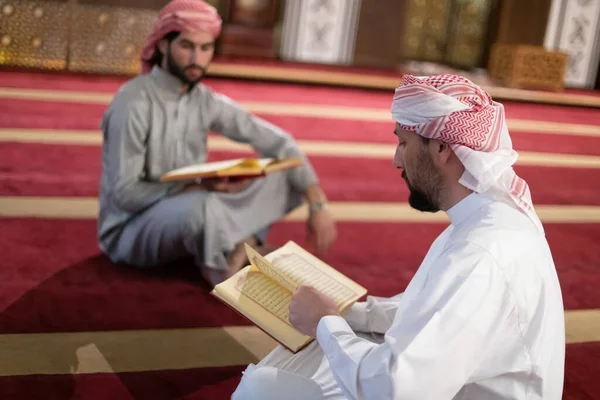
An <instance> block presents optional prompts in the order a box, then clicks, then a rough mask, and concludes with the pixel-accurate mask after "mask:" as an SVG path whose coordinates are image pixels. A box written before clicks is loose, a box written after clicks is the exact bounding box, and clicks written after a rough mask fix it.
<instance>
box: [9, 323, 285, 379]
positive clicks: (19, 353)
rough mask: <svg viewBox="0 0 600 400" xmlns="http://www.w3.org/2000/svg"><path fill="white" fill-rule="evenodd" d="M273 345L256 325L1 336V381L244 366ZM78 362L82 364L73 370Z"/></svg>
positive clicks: (269, 349)
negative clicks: (4, 378)
mask: <svg viewBox="0 0 600 400" xmlns="http://www.w3.org/2000/svg"><path fill="white" fill-rule="evenodd" d="M91 345H93V347H92V348H90V346H91ZM275 345H276V344H275V342H274V341H273V340H272V339H271V338H270V337H268V336H267V335H265V334H264V333H263V332H262V331H260V330H259V329H258V328H256V327H254V326H233V327H224V328H200V329H166V330H140V331H105V332H76V333H71V332H65V333H62V332H61V333H40V334H14V335H0V347H1V348H2V359H3V362H2V363H0V376H12V375H33V374H70V373H74V372H76V373H100V372H105V373H106V372H139V371H159V370H171V369H188V368H204V367H225V366H232V365H243V364H248V363H250V362H256V361H257V360H258V359H260V358H262V357H264V356H265V355H266V354H267V353H268V352H269V351H271V350H272V349H273V348H274V347H275ZM74 357H75V358H76V359H78V360H79V361H84V364H83V366H82V367H81V368H80V369H79V370H75V371H73V370H72V365H71V363H69V362H66V361H67V360H70V359H73V358H74ZM76 365H77V364H76Z"/></svg>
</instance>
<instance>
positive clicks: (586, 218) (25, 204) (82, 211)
mask: <svg viewBox="0 0 600 400" xmlns="http://www.w3.org/2000/svg"><path fill="white" fill-rule="evenodd" d="M329 209H330V210H331V212H332V214H333V216H334V218H336V220H338V221H344V222H387V223H396V222H423V223H439V222H447V221H448V217H447V216H446V214H444V213H435V214H429V213H421V212H419V211H416V210H414V209H412V208H411V207H410V206H409V205H408V204H407V203H384V202H331V203H330V204H329ZM97 211H98V200H97V199H96V198H89V197H87V198H86V197H77V198H73V197H49V196H48V197H26V196H1V197H0V216H2V217H36V218H73V219H79V218H82V219H85V218H89V219H92V218H96V217H97ZM536 211H537V213H538V216H539V218H540V219H541V220H542V222H544V223H589V224H592V223H599V222H600V206H580V205H562V206H550V205H538V206H537V207H536ZM307 212H308V211H307V208H306V207H305V206H302V207H300V208H298V209H297V210H295V211H294V212H292V213H291V214H290V215H289V216H288V217H286V219H285V220H286V221H302V220H304V219H306V217H307Z"/></svg>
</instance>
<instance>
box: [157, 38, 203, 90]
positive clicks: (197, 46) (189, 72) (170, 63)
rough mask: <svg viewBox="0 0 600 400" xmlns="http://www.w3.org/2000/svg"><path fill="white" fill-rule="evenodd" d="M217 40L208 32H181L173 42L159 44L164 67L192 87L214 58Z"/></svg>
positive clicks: (200, 78)
mask: <svg viewBox="0 0 600 400" xmlns="http://www.w3.org/2000/svg"><path fill="white" fill-rule="evenodd" d="M214 44H215V40H214V38H213V36H212V35H211V34H210V33H207V32H181V34H179V36H177V38H175V39H174V40H173V41H172V42H171V43H169V42H168V41H167V40H163V41H161V43H160V44H159V46H160V51H161V53H162V54H163V65H162V67H163V68H164V69H165V70H167V71H168V72H170V73H171V74H172V75H174V76H176V77H178V78H179V79H181V81H182V82H183V83H184V84H186V85H188V86H189V87H192V86H194V85H196V84H197V83H198V82H200V81H201V80H202V78H203V77H204V75H205V74H206V69H207V68H208V64H210V61H211V60H212V57H213V54H214V49H215V46H214Z"/></svg>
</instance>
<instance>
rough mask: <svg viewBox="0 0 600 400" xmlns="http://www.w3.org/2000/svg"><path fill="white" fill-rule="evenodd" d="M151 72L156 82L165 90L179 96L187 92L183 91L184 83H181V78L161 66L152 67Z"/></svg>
mask: <svg viewBox="0 0 600 400" xmlns="http://www.w3.org/2000/svg"><path fill="white" fill-rule="evenodd" d="M150 73H151V74H152V77H153V78H154V80H156V82H157V83H158V84H159V85H160V86H161V87H162V88H164V89H165V90H167V91H169V92H172V93H173V94H176V95H179V96H181V95H183V94H185V92H183V91H182V87H183V84H182V83H181V80H180V79H179V78H177V77H176V76H174V75H172V74H170V73H168V72H167V71H165V70H164V69H162V68H160V67H159V66H158V65H155V66H154V67H152V71H151V72H150Z"/></svg>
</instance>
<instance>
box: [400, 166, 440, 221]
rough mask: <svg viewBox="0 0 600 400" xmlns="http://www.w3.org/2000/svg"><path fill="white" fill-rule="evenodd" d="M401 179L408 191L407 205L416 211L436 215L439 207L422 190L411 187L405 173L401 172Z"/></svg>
mask: <svg viewBox="0 0 600 400" xmlns="http://www.w3.org/2000/svg"><path fill="white" fill-rule="evenodd" d="M402 178H404V181H405V182H406V186H407V187H408V190H409V191H410V194H409V196H408V204H409V205H410V206H411V207H412V208H414V209H415V210H418V211H423V212H430V213H436V212H438V211H440V207H439V206H438V204H437V203H436V201H435V200H434V199H433V198H432V197H431V196H430V195H428V194H427V193H425V192H424V191H423V190H421V189H419V188H416V187H413V186H412V185H411V184H410V182H409V181H408V178H407V177H406V171H402Z"/></svg>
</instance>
